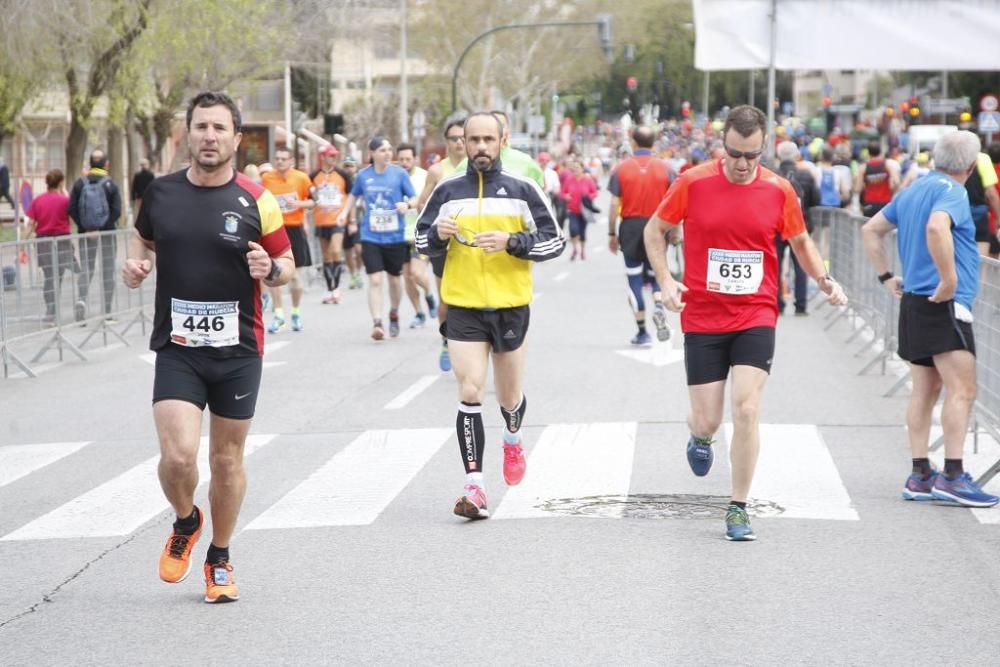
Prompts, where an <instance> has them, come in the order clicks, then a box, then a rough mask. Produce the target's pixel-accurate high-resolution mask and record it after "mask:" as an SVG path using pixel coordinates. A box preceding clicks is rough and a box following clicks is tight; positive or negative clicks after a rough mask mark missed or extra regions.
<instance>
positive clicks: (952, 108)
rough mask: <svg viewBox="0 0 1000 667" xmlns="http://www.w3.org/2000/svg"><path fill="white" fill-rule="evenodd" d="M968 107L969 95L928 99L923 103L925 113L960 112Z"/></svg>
mask: <svg viewBox="0 0 1000 667" xmlns="http://www.w3.org/2000/svg"><path fill="white" fill-rule="evenodd" d="M968 108H969V98H968V97H953V98H940V99H927V100H924V103H923V111H924V112H925V113H958V112H960V111H962V110H963V109H968Z"/></svg>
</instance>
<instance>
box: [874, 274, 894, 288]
mask: <svg viewBox="0 0 1000 667" xmlns="http://www.w3.org/2000/svg"><path fill="white" fill-rule="evenodd" d="M894 277H895V276H894V275H893V274H892V271H886V272H885V273H882V274H879V276H878V281H879V284H882V285H885V281H887V280H890V279H892V278H894Z"/></svg>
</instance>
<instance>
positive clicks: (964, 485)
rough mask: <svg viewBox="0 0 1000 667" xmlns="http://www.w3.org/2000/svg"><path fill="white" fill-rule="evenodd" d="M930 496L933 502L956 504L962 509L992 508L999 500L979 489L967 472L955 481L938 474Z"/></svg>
mask: <svg viewBox="0 0 1000 667" xmlns="http://www.w3.org/2000/svg"><path fill="white" fill-rule="evenodd" d="M931 495H933V496H934V499H935V500H943V501H945V502H950V503H956V504H958V505H962V506H963V507H993V506H994V505H996V504H997V502H1000V498H998V497H996V496H993V495H990V494H988V493H986V492H985V491H983V490H982V489H981V488H979V485H978V484H976V483H975V482H974V481H972V476H971V475H969V473H967V472H963V473H962V474H961V475H959V476H958V477H956V478H955V479H948V478H947V477H945V476H944V475H941V474H939V475H938V476H937V479H935V480H934V485H933V487H932V488H931Z"/></svg>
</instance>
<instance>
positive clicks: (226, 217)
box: [219, 211, 243, 243]
mask: <svg viewBox="0 0 1000 667" xmlns="http://www.w3.org/2000/svg"><path fill="white" fill-rule="evenodd" d="M242 219H243V216H242V215H240V214H239V213H237V212H236V211H223V212H222V226H223V229H225V231H224V232H219V236H221V237H222V238H224V239H226V240H227V241H231V242H234V243H235V242H238V241H239V240H240V237H239V236H238V235H237V234H236V231H237V230H238V229H239V228H240V220H242Z"/></svg>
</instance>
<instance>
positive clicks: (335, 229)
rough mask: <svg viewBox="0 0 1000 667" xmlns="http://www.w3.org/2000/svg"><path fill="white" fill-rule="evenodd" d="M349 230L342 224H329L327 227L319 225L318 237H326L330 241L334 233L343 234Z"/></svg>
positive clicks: (317, 229)
mask: <svg viewBox="0 0 1000 667" xmlns="http://www.w3.org/2000/svg"><path fill="white" fill-rule="evenodd" d="M346 231H347V227H344V226H341V225H329V226H327V227H317V228H316V238H318V239H325V240H327V241H329V240H330V239H332V238H333V236H334V234H343V233H345V232H346Z"/></svg>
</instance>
